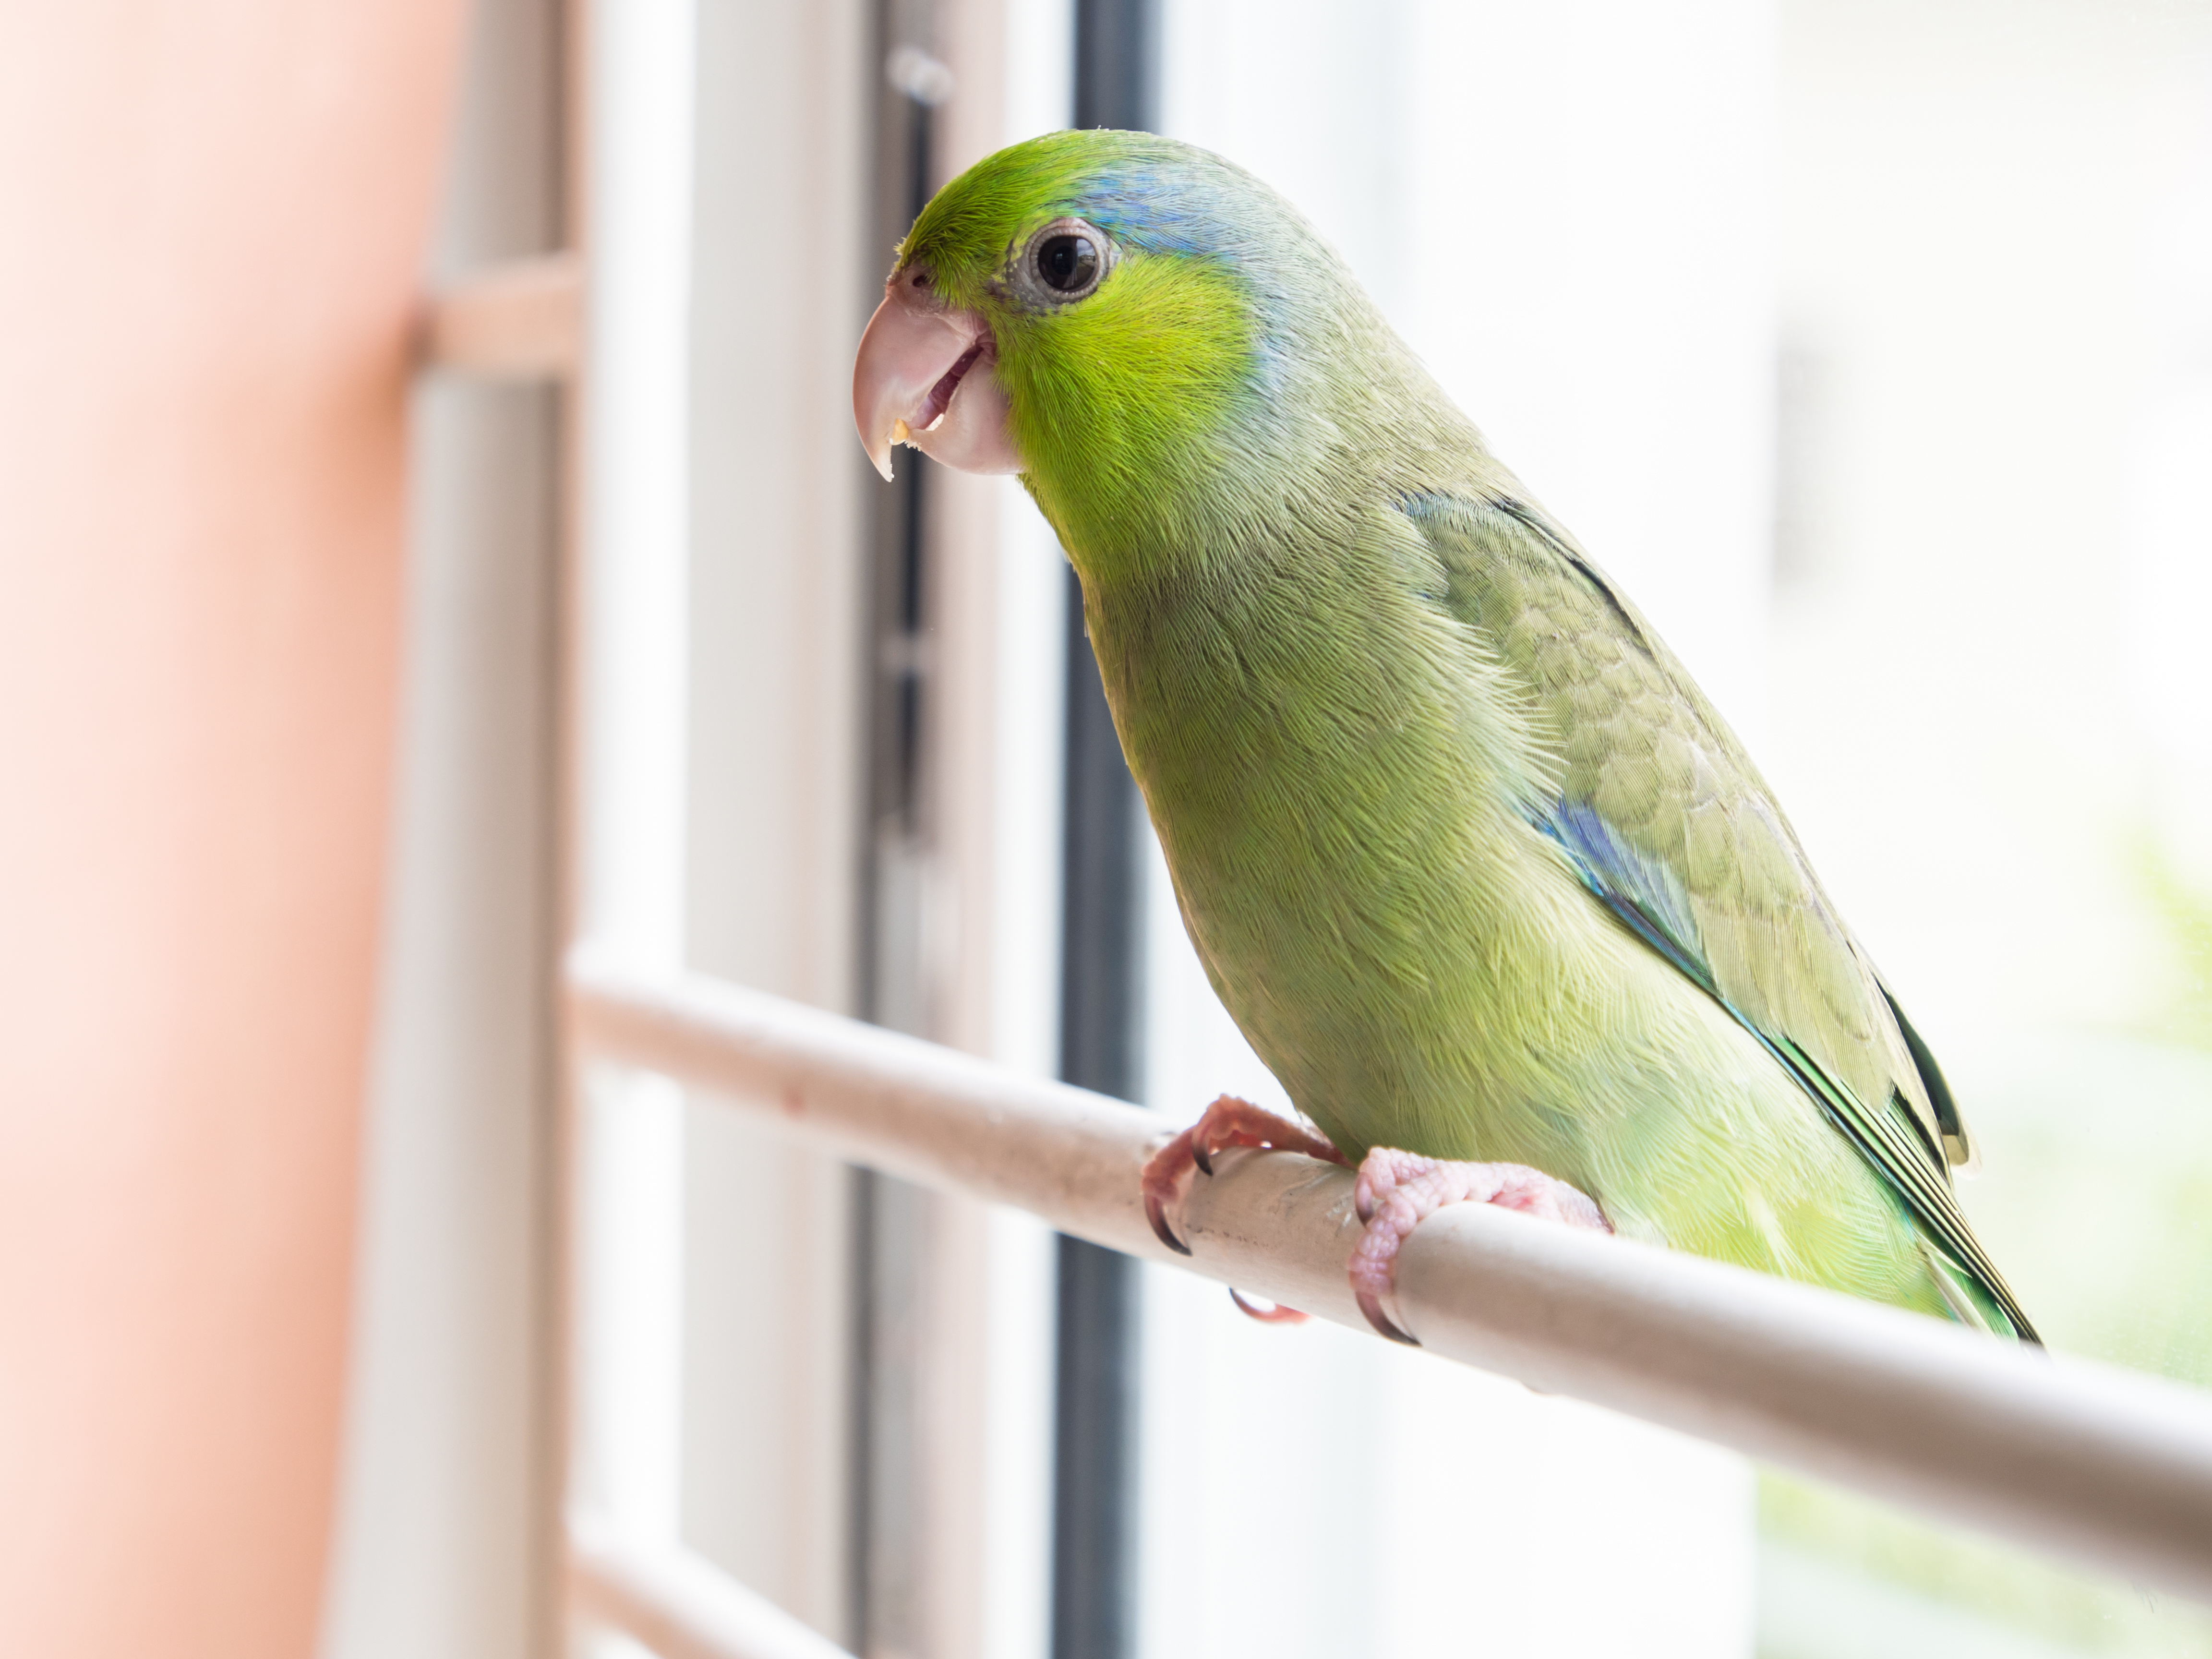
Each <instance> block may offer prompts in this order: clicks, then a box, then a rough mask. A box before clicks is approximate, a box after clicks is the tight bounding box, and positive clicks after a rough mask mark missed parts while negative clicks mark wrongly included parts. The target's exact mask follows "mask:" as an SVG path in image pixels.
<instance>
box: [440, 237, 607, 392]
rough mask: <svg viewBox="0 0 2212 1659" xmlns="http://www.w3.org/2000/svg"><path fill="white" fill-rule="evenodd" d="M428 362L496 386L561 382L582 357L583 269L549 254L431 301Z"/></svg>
mask: <svg viewBox="0 0 2212 1659" xmlns="http://www.w3.org/2000/svg"><path fill="white" fill-rule="evenodd" d="M421 335H422V358H423V360H424V361H425V362H427V363H428V364H429V365H430V366H431V367H432V368H444V369H451V370H454V371H457V372H459V373H461V374H481V375H485V376H488V377H489V378H492V379H495V380H558V379H562V378H564V377H567V376H569V375H573V374H574V373H575V372H576V368H577V366H578V365H579V364H580V362H582V361H583V350H584V265H583V261H582V260H581V259H580V258H579V257H578V256H577V255H575V254H574V253H549V254H545V255H544V256H542V257H540V258H531V259H518V260H516V261H514V262H513V264H504V265H499V266H495V267H494V268H493V269H491V270H487V271H483V272H482V273H481V274H479V275H477V276H471V277H470V278H468V279H467V280H466V281H465V282H461V283H455V284H454V285H453V287H451V288H449V289H445V290H444V291H442V292H441V293H439V294H436V295H433V296H431V298H430V300H429V301H428V304H427V305H426V306H425V307H424V310H423V315H422V329H421Z"/></svg>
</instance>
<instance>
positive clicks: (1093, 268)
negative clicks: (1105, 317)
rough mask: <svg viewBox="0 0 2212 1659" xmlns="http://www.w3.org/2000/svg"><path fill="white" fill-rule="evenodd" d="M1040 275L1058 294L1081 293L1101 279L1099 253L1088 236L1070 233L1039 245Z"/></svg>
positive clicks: (1049, 238)
mask: <svg viewBox="0 0 2212 1659" xmlns="http://www.w3.org/2000/svg"><path fill="white" fill-rule="evenodd" d="M1036 272H1037V276H1038V278H1039V279H1040V280H1041V281H1042V283H1044V285H1045V286H1046V287H1047V288H1048V289H1051V290H1052V291H1053V292H1054V293H1055V294H1079V293H1081V292H1082V291H1083V290H1084V289H1087V288H1089V287H1090V286H1091V283H1094V282H1096V281H1097V277H1098V250H1097V248H1096V247H1095V246H1092V245H1091V239H1090V238H1089V237H1088V236H1078V235H1076V234H1074V233H1073V232H1072V231H1071V232H1066V233H1063V234H1060V235H1058V236H1048V237H1046V238H1045V239H1044V240H1042V242H1040V243H1038V244H1037V251H1036Z"/></svg>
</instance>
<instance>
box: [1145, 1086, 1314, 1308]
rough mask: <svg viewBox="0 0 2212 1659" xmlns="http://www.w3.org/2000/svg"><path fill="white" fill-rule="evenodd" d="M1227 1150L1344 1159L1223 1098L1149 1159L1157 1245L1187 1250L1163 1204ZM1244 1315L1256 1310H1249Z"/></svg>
mask: <svg viewBox="0 0 2212 1659" xmlns="http://www.w3.org/2000/svg"><path fill="white" fill-rule="evenodd" d="M1231 1146H1269V1147H1273V1149H1274V1150H1275V1151H1277V1152H1304V1154H1305V1155H1306V1156H1307V1157H1308V1158H1322V1159H1325V1160H1326V1161H1328V1163H1331V1164H1342V1163H1344V1162H1345V1161H1346V1159H1345V1156H1344V1154H1343V1153H1342V1152H1338V1151H1337V1150H1336V1148H1335V1147H1334V1146H1330V1145H1329V1144H1328V1141H1327V1140H1325V1139H1322V1137H1321V1136H1320V1135H1317V1134H1316V1133H1314V1132H1313V1131H1312V1130H1311V1129H1308V1128H1304V1127H1301V1126H1299V1125H1297V1124H1296V1123H1291V1122H1287V1121H1285V1120H1284V1119H1282V1118H1279V1117H1277V1116H1276V1115H1274V1114H1273V1112H1264V1111H1261V1109H1259V1108H1258V1107H1257V1106H1255V1105H1254V1104H1253V1103H1251V1102H1250V1101H1249V1100H1239V1099H1237V1097H1236V1096H1234V1095H1223V1096H1222V1097H1220V1098H1219V1099H1218V1100H1216V1101H1215V1102H1214V1103H1213V1104H1212V1105H1211V1106H1209V1107H1207V1108H1206V1115H1204V1116H1203V1117H1201V1118H1200V1119H1199V1121H1197V1122H1195V1123H1194V1124H1192V1125H1191V1126H1190V1127H1188V1129H1185V1130H1184V1131H1183V1132H1182V1133H1181V1134H1179V1135H1177V1136H1176V1138H1175V1139H1173V1140H1170V1142H1168V1144H1167V1145H1166V1146H1163V1147H1161V1148H1160V1150H1159V1151H1158V1152H1155V1153H1153V1154H1152V1162H1151V1163H1149V1164H1146V1165H1145V1215H1146V1219H1148V1220H1149V1221H1151V1223H1152V1231H1154V1232H1155V1233H1157V1234H1158V1235H1159V1239H1160V1243H1163V1244H1164V1245H1166V1246H1167V1247H1168V1249H1171V1250H1173V1251H1174V1252H1175V1253H1176V1255H1189V1254H1190V1246H1189V1245H1188V1244H1186V1243H1183V1242H1182V1240H1181V1239H1179V1238H1177V1237H1176V1236H1175V1233H1174V1231H1173V1230H1171V1229H1170V1227H1169V1226H1168V1206H1170V1205H1172V1204H1177V1203H1180V1202H1181V1201H1182V1194H1183V1190H1184V1188H1187V1187H1188V1185H1189V1184H1190V1177H1191V1171H1192V1170H1204V1171H1205V1172H1206V1174H1208V1175H1212V1173H1213V1155H1214V1154H1215V1153H1216V1152H1226V1151H1228V1150H1229V1148H1231ZM1245 1311H1246V1312H1248V1313H1252V1312H1255V1310H1253V1309H1251V1308H1249V1307H1247V1308H1246V1309H1245ZM1300 1317H1301V1318H1303V1317H1304V1315H1300Z"/></svg>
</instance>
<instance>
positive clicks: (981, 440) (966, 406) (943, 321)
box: [853, 271, 1022, 478]
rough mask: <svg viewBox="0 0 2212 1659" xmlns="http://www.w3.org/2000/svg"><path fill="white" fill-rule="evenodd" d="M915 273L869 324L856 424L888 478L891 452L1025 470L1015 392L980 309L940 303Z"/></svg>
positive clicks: (890, 286)
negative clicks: (905, 447)
mask: <svg viewBox="0 0 2212 1659" xmlns="http://www.w3.org/2000/svg"><path fill="white" fill-rule="evenodd" d="M915 276H916V273H915V272H912V271H898V272H894V273H893V274H892V276H891V279H890V282H889V283H885V284H884V302H883V303H882V304H881V305H879V306H878V307H876V314H875V315H874V316H873V317H871V318H870V319H868V327H867V331H866V333H864V334H862V335H861V336H860V353H859V355H858V356H855V357H854V360H853V423H854V425H855V426H857V427H858V428H860V447H861V448H863V449H865V450H866V451H867V452H868V459H870V460H872V461H873V462H874V463H875V464H876V471H878V472H880V473H882V474H883V475H884V477H885V478H889V477H890V476H891V446H892V445H893V444H898V443H903V444H912V445H913V446H914V447H915V448H916V449H919V450H921V452H922V453H924V454H926V455H927V456H929V457H931V458H932V459H935V460H939V461H942V462H943V463H944V464H945V465H947V466H951V467H957V468H958V469H959V470H960V471H963V472H1018V471H1021V465H1022V463H1021V457H1020V456H1018V454H1016V453H1014V446H1013V441H1012V439H1010V438H1009V437H1008V436H1007V435H1006V392H1004V391H1003V390H1002V389H1001V388H1000V385H999V379H998V376H997V375H996V374H994V373H993V372H992V371H993V369H994V367H995V365H996V364H997V362H998V351H997V348H996V343H995V342H994V341H993V339H992V337H991V330H990V327H989V325H987V324H986V323H985V322H984V320H983V319H981V317H979V316H977V315H976V314H975V313H974V312H972V311H954V310H952V309H951V307H947V306H945V305H942V304H940V303H939V301H938V300H937V297H936V295H933V294H932V293H931V292H930V291H929V289H928V288H927V285H926V283H925V282H917V281H916V280H915Z"/></svg>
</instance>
